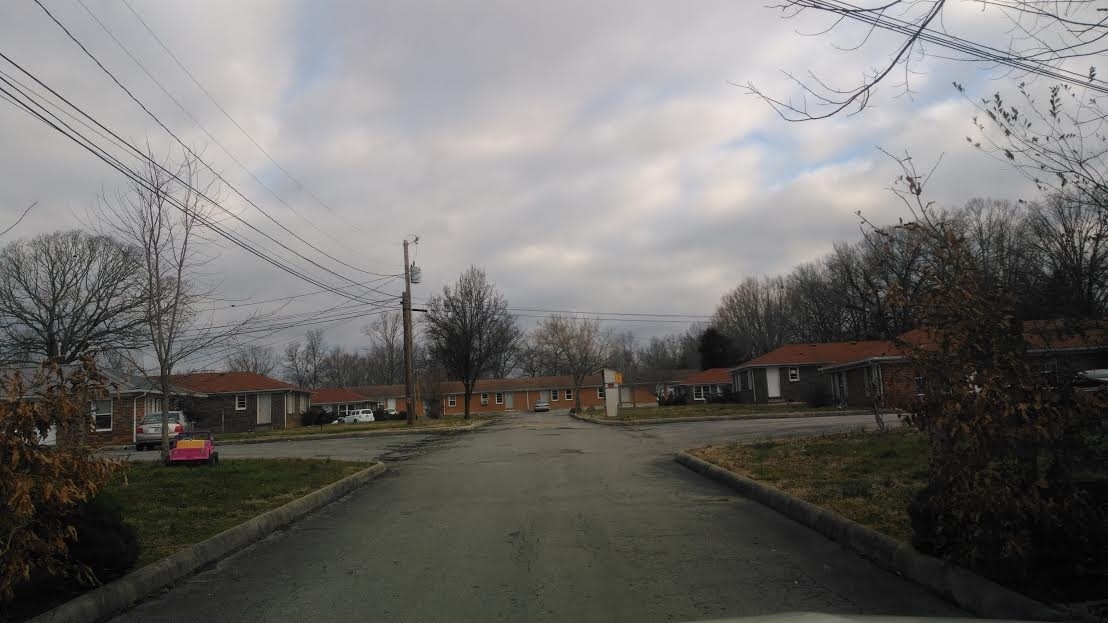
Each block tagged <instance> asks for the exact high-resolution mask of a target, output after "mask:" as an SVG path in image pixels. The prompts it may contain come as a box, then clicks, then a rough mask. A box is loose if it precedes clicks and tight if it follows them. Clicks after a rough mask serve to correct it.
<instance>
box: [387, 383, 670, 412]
mask: <svg viewBox="0 0 1108 623" xmlns="http://www.w3.org/2000/svg"><path fill="white" fill-rule="evenodd" d="M554 389H557V391H558V400H554V399H553V396H552V395H551V392H552V390H554ZM567 389H568V390H570V391H571V392H572V391H573V388H572V387H558V388H550V389H542V390H539V389H531V390H524V389H520V390H513V391H505V392H502V393H503V396H502V402H501V404H496V392H495V391H489V392H481V391H475V392H474V393H473V398H472V399H471V400H470V403H469V412H470V413H504V412H506V411H508V410H509V409H508V401H509V399H508V394H511V402H512V406H511V410H512V411H530V410H532V409H534V407H535V403H536V402H538V401H539V400H540V399H542V400H546V401H547V402H549V403H550V408H551V409H570V408H573V407H575V406H576V404H577V401H576V400H575V399H570V400H566V393H565V392H566V390H567ZM596 390H597V388H596V386H593V387H582V388H581V407H582V408H584V409H587V408H589V407H593V408H603V407H604V399H603V398H599V397H598V396H597V393H596ZM483 393H486V394H487V395H488V404H481V402H482V401H481V395H482V394H483ZM453 395H454V397H455V401H454V402H455V404H454V406H453V407H452V406H450V400H449V398H448V397H446V398H443V413H444V414H446V415H459V414H463V413H465V406H464V402H465V401H464V400H463V398H464V396H463V395H462V394H461V393H458V394H453ZM651 400H653V395H651ZM402 402H403V400H398V401H397V404H400V403H402ZM397 409H398V410H399V409H400V407H397Z"/></svg>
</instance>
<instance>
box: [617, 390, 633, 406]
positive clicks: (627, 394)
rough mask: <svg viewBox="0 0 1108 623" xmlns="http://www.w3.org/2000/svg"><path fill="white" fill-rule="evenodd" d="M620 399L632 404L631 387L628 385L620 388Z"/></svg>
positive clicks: (622, 401)
mask: <svg viewBox="0 0 1108 623" xmlns="http://www.w3.org/2000/svg"><path fill="white" fill-rule="evenodd" d="M619 401H620V402H621V403H623V404H626V405H629V404H631V388H630V387H627V386H626V385H625V386H623V387H621V388H619Z"/></svg>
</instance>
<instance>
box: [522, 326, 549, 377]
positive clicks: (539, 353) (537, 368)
mask: <svg viewBox="0 0 1108 623" xmlns="http://www.w3.org/2000/svg"><path fill="white" fill-rule="evenodd" d="M553 363H554V362H552V358H551V356H550V352H549V349H548V348H546V346H545V345H544V344H541V343H539V341H538V339H536V336H535V334H534V333H529V334H527V335H526V336H524V337H523V338H522V339H521V345H520V348H519V355H518V357H517V366H518V368H519V371H520V373H521V374H523V376H529V377H532V378H534V377H536V376H544V375H547V374H557V370H556V369H554V370H552V368H551V366H552V364H553Z"/></svg>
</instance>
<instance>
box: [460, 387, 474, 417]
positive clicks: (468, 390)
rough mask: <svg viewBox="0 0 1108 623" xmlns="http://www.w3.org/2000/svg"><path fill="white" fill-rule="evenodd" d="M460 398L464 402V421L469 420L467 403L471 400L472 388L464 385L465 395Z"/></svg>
mask: <svg viewBox="0 0 1108 623" xmlns="http://www.w3.org/2000/svg"><path fill="white" fill-rule="evenodd" d="M462 398H463V399H464V400H465V401H466V403H465V405H463V407H464V411H465V417H464V419H467V420H468V419H469V401H470V399H471V398H473V386H472V385H466V386H465V395H464V396H462Z"/></svg>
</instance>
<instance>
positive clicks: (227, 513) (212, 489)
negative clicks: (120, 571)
mask: <svg viewBox="0 0 1108 623" xmlns="http://www.w3.org/2000/svg"><path fill="white" fill-rule="evenodd" d="M368 466H369V464H368V463H352V462H343V461H327V460H314V459H313V460H291V459H251V460H234V461H220V463H219V465H217V466H215V467H164V466H162V465H161V464H159V463H132V464H129V466H128V467H127V469H126V471H125V472H124V473H125V475H126V479H124V478H117V479H116V481H114V482H113V483H112V484H111V485H109V486H108V487H107V489H106V491H107V493H108V494H109V495H110V496H111V497H112V498H113V499H115V500H116V501H117V502H119V505H120V507H121V508H122V511H123V517H124V519H125V520H126V521H127V522H128V523H130V524H131V525H132V526H134V528H135V533H136V536H137V537H138V542H139V560H138V563H137V564H136V568H137V567H141V566H142V565H145V564H148V563H151V562H154V561H156V560H159V559H161V558H164V557H166V556H169V555H170V554H172V553H174V552H176V551H178V550H181V549H184V548H186V547H188V546H189V545H192V544H193V543H198V542H200V541H203V540H204V539H206V538H208V537H211V536H215V535H216V534H219V533H220V532H222V531H224V530H226V529H228V528H232V527H234V526H236V525H238V524H240V523H242V522H244V521H246V520H248V519H251V518H253V517H255V516H257V515H260V514H262V513H264V512H266V511H268V510H271V509H274V508H277V507H278V506H281V505H282V504H286V503H288V502H291V501H293V500H295V499H297V498H299V497H302V496H304V495H306V494H308V493H311V492H312V491H314V490H316V489H319V488H320V487H323V486H325V485H328V484H331V483H332V482H335V481H336V480H339V479H340V478H343V477H345V476H349V475H350V474H353V473H355V472H358V471H360V470H362V469H365V468H366V467H368Z"/></svg>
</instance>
